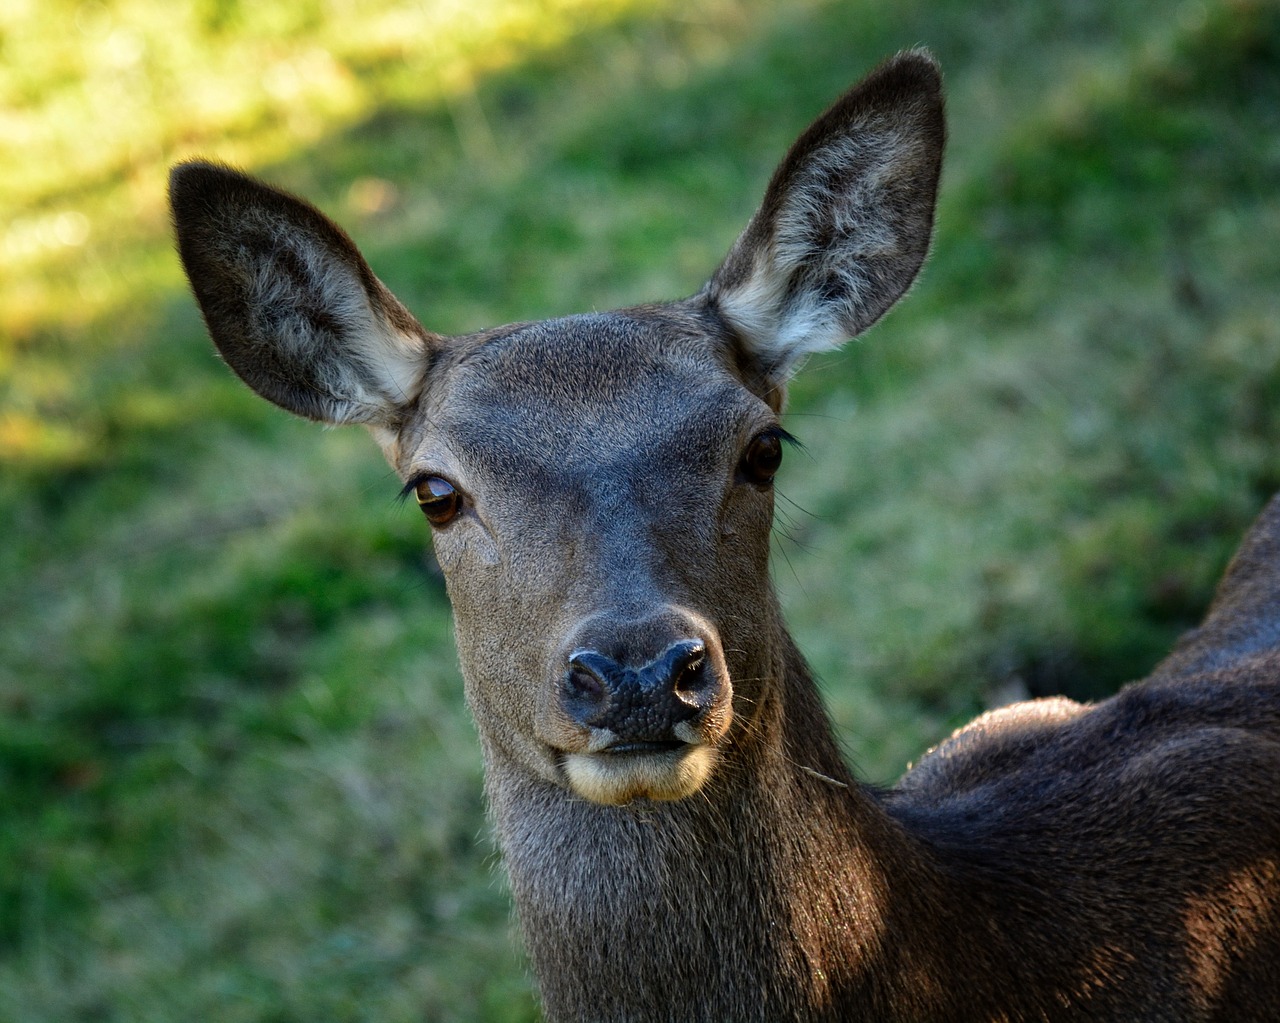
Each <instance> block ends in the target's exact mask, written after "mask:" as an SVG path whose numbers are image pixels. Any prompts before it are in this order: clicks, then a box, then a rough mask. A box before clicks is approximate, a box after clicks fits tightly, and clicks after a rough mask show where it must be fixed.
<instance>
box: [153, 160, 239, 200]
mask: <svg viewBox="0 0 1280 1023" xmlns="http://www.w3.org/2000/svg"><path fill="white" fill-rule="evenodd" d="M245 178H246V175H245V174H243V173H242V172H241V171H238V170H236V169H235V168H234V167H229V166H227V165H226V164H225V163H217V162H215V161H213V160H203V159H194V160H183V161H182V162H181V163H175V164H174V165H173V166H172V167H171V168H170V169H169V206H170V207H171V208H172V209H173V210H174V211H175V212H177V211H179V210H186V209H190V208H191V207H192V206H193V204H197V203H199V201H200V199H201V197H203V196H207V195H209V194H210V193H212V192H214V191H215V190H224V191H225V190H226V189H228V188H229V187H234V186H235V185H236V184H237V183H239V182H241V181H244V180H245Z"/></svg>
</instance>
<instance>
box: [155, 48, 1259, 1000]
mask: <svg viewBox="0 0 1280 1023" xmlns="http://www.w3.org/2000/svg"><path fill="white" fill-rule="evenodd" d="M943 139H944V124H943V102H942V92H941V79H940V75H939V72H938V70H937V67H936V65H935V64H934V61H933V60H932V58H931V57H930V56H929V55H928V54H926V53H923V52H920V51H915V52H908V53H903V54H900V55H898V56H897V57H895V58H893V59H891V60H889V61H888V62H886V63H885V64H883V65H881V66H880V67H879V68H877V69H876V70H875V71H873V72H872V73H871V74H870V75H869V76H868V77H867V78H866V79H865V80H864V81H862V82H861V83H860V84H859V85H857V86H855V87H854V88H853V89H852V90H851V91H850V92H848V93H847V94H846V95H844V96H843V97H842V98H841V99H839V100H838V101H837V102H836V103H835V104H834V105H833V106H832V107H831V108H830V109H829V110H828V111H827V112H826V113H825V114H823V115H822V116H821V117H820V118H818V120H817V121H816V122H814V124H813V125H812V126H811V127H809V128H808V130H806V131H805V132H804V134H803V135H801V136H800V138H799V140H798V141H797V142H796V143H795V144H794V146H793V147H792V148H791V150H790V151H789V152H788V153H787V155H786V157H785V159H784V160H783V161H782V164H781V165H780V166H779V167H778V169H777V171H776V172H775V174H774V176H773V178H772V180H771V182H770V183H769V186H768V189H767V191H766V193H765V196H764V200H763V203H762V205H761V206H760V208H759V211H758V212H757V213H756V214H755V216H754V218H753V219H752V220H751V222H750V223H749V224H748V226H747V228H746V230H745V231H744V232H743V234H742V235H741V237H740V238H739V239H738V241H737V242H736V243H735V244H734V246H733V248H732V249H731V250H730V252H729V254H728V256H727V257H726V259H725V260H724V262H723V264H722V265H721V266H720V268H719V269H718V270H717V271H716V272H715V274H714V275H713V276H712V277H711V279H710V282H709V283H708V284H707V285H706V286H705V287H704V288H703V289H702V290H701V291H700V292H699V293H698V294H696V295H695V296H693V297H692V298H688V299H684V300H682V301H677V302H672V303H667V304H661V305H648V306H640V307H636V308H631V309H623V310H620V311H617V312H610V313H603V314H590V315H582V316H569V317H565V318H563V319H554V320H549V321H546V322H541V323H525V324H517V325H513V326H505V327H498V328H496V329H492V330H486V331H482V332H479V333H476V334H471V335H467V336H462V337H444V336H441V335H438V334H435V333H432V332H431V331H428V330H426V329H424V328H423V327H421V326H419V324H418V323H417V321H416V320H415V319H414V318H413V317H412V316H411V315H410V314H409V313H408V312H407V311H406V310H405V308H404V306H402V305H401V304H400V303H399V302H398V301H397V300H396V299H395V298H394V297H393V296H392V295H391V293H390V292H389V291H388V290H387V289H386V288H385V287H384V286H383V285H382V283H381V282H380V281H379V280H378V279H377V278H376V277H375V276H374V274H373V272H372V271H371V270H370V269H369V267H368V265H367V264H366V263H365V261H364V259H363V258H362V257H361V256H360V254H359V252H358V251H357V250H356V247H355V245H354V244H353V243H352V242H351V240H350V239H349V238H348V237H347V235H345V234H344V233H343V232H342V230H341V229H340V228H338V227H337V226H335V225H334V224H333V223H332V222H330V221H329V220H328V219H326V218H325V217H324V216H323V215H322V214H320V213H319V212H318V211H317V210H316V209H315V208H313V207H312V206H310V205H308V204H306V203H304V202H302V201H301V200H299V199H296V198H293V197H292V196H289V195H286V194H284V193H283V192H280V191H278V190H276V189H274V188H271V187H269V186H267V185H264V184H262V183H260V182H257V181H255V180H253V179H251V178H248V177H246V176H244V175H241V174H239V173H236V172H234V171H232V170H229V169H227V168H225V167H222V166H218V165H214V164H209V163H202V162H193V163H187V164H183V165H181V166H179V167H177V168H176V169H175V170H174V172H173V176H172V182H171V201H172V207H173V215H174V220H175V223H176V227H177V235H178V244H179V247H180V250H181V256H182V260H183V262H184V264H185V267H186V271H187V274H188V276H189V278H190V281H191V286H192V288H193V289H194V291H195V295H196V298H197V300H198V302H199V304H200V307H201V309H202V311H203V313H204V317H205V321H206V323H207V325H208V328H209V332H210V333H211V335H212V336H213V339H214V341H215V342H216V343H217V346H218V348H219V349H220V351H221V352H222V355H223V356H224V357H225V359H226V361H227V362H228V363H229V364H230V366H231V368H232V369H234V370H235V372H236V373H238V374H239V375H240V376H241V377H242V378H243V379H244V381H245V382H246V383H247V384H248V385H249V386H250V387H252V388H253V389H254V390H255V391H257V392H258V393H259V394H261V395H262V396H263V397H265V398H267V399H269V400H270V401H272V402H275V403H276V404H277V405H280V406H282V407H283V408H285V409H288V410H290V411H292V412H295V413H298V414H300V415H303V416H307V417H310V418H312V419H317V420H321V421H324V422H329V423H361V424H363V425H365V426H366V427H368V428H369V430H370V431H371V433H372V434H373V436H374V438H375V439H376V441H377V442H378V444H379V445H380V446H381V449H382V451H383V453H384V454H385V455H386V457H387V459H388V460H389V461H390V463H391V465H392V466H393V467H394V468H395V470H396V471H397V472H398V473H399V475H400V477H401V478H402V479H403V480H404V483H405V489H406V491H407V492H411V493H414V494H416V496H417V500H418V502H419V504H420V505H421V506H422V510H423V512H424V514H425V516H426V518H427V519H428V520H429V522H430V523H431V528H432V530H433V533H434V543H435V550H436V553H437V555H438V558H439V561H440V564H441V566H442V567H443V570H444V574H445V578H446V581H447V585H448V591H449V596H450V599H451V602H452V605H453V613H454V617H455V621H456V627H457V643H458V653H459V657H460V660H461V665H462V672H463V677H464V679H465V685H466V692H467V697H468V700H469V704H470V707H471V710H472V712H473V713H474V716H475V720H476V722H477V725H478V730H479V735H480V740H481V743H482V745H483V748H484V757H485V765H486V779H487V783H486V787H487V792H488V798H489V803H490V808H491V813H492V818H493V821H494V824H495V827H496V831H497V836H498V841H499V843H500V846H501V849H502V852H503V856H504V860H505V864H506V868H507V870H508V871H509V873H510V877H511V883H512V888H513V892H514V897H515V903H516V908H517V912H518V916H519V919H520V922H521V925H522V928H523V933H524V937H525V941H526V945H527V948H528V952H529V955H530V956H531V958H532V962H533V967H534V970H535V973H536V975H537V979H538V983H539V986H540V989H541V997H542V1000H543V1004H544V1006H545V1011H546V1013H547V1015H548V1017H550V1018H551V1019H553V1020H557V1021H583V1023H596V1021H623V1020H625V1021H655V1023H656V1021H663V1023H669V1021H672V1020H682V1021H686V1020H687V1021H705V1023H746V1021H760V1023H766V1021H767V1023H779V1021H817V1020H825V1021H838V1020H898V1021H905V1023H921V1021H941V1020H957V1021H959V1020H974V1021H978V1020H983V1021H988V1020H1004V1021H1030V1020H1040V1021H1044V1020H1055V1021H1056V1020H1112V1021H1125V1023H1133V1021H1138V1020H1147V1021H1156V1020H1220V1021H1236V1023H1238V1021H1242V1020H1255V1021H1262V1020H1271V1021H1274V1020H1277V1019H1280V791H1278V789H1280V500H1278V501H1275V502H1273V503H1272V504H1271V505H1270V507H1269V508H1268V510H1267V511H1266V512H1265V513H1264V514H1263V516H1262V518H1261V519H1260V520H1259V522H1258V523H1257V525H1255V527H1254V528H1253V530H1252V532H1251V533H1250V534H1249V536H1248V537H1247V539H1246V540H1245V542H1244V545H1243V547H1242V548H1241V550H1240V552H1239V554H1238V555H1237V556H1236V558H1235V560H1234V562H1233V563H1232V565H1231V567H1230V569H1229V570H1228V572H1227V574H1226V577H1225V579H1224V580H1223V582H1222V584H1221V588H1220V590H1219V592H1218V595H1217V598H1216V600H1215V602H1214V604H1213V606H1212V608H1211V609H1210V612H1209V614H1208V617H1207V619H1206V621H1205V622H1204V624H1203V626H1202V627H1201V628H1199V629H1197V630H1195V631H1194V632H1192V633H1190V634H1189V635H1188V636H1187V637H1185V638H1184V639H1183V640H1182V641H1181V643H1180V644H1179V645H1178V647H1177V648H1176V649H1175V651H1174V652H1173V654H1172V655H1171V656H1170V657H1169V658H1168V659H1167V660H1165V661H1164V662H1163V663H1162V664H1161V665H1160V666H1159V667H1158V668H1157V669H1156V670H1155V672H1154V673H1153V674H1152V675H1151V676H1150V677H1149V678H1148V679H1146V680H1145V681H1143V682H1141V683H1139V684H1135V685H1132V686H1130V687H1128V688H1126V689H1124V690H1123V691H1122V692H1121V693H1120V694H1119V695H1117V696H1115V697H1113V698H1111V699H1109V700H1105V701H1102V702H1100V703H1097V704H1096V705H1092V706H1083V705H1079V704H1076V703H1073V702H1071V701H1068V700H1064V699H1052V700H1042V701H1032V702H1028V703H1022V704H1018V705H1015V706H1012V707H1008V708H1005V709H1003V710H998V711H994V712H992V713H989V714H986V715H984V716H982V717H980V718H979V719H978V720H976V721H975V722H973V723H972V724H970V725H969V726H967V727H966V728H963V729H961V730H960V731H959V732H957V733H956V734H955V735H954V736H952V737H951V738H950V739H949V740H947V741H946V742H944V743H943V744H942V745H941V746H939V747H938V748H937V749H935V750H933V751H931V752H930V753H928V754H927V755H925V756H924V758H923V759H922V760H921V761H920V762H919V764H918V765H917V766H916V767H915V768H914V769H912V770H910V771H909V772H908V773H907V774H906V775H905V777H903V779H902V780H901V781H900V782H899V783H898V784H897V786H895V787H894V788H892V789H890V790H888V791H878V790H875V789H872V788H870V787H868V786H865V785H863V784H860V783H858V782H857V781H856V780H855V779H854V778H853V777H852V776H851V774H850V773H849V771H848V770H847V768H846V766H845V764H844V762H843V760H842V759H841V756H840V753H839V751H838V747H837V744H836V742H835V740H834V739H833V736H832V733H831V728H830V724H829V721H828V718H827V716H826V714H825V712H824V710H823V708H822V705H821V702H820V699H819V696H818V693H817V690H816V688H815V686H814V683H813V680H812V678H811V676H810V673H809V670H808V668H807V667H806V665H805V662H804V660H803V658H802V657H801V655H800V653H799V652H798V651H797V649H796V647H795V645H794V644H793V642H792V640H791V638H790V636H789V635H788V632H787V629H786V626H785V624H784V623H783V620H782V615H781V613H780V611H779V606H778V601H777V599H776V597H775V594H774V590H773V588H772V584H771V581H770V576H769V568H768V549H769V532H770V525H771V521H772V514H773V492H772V483H773V479H774V475H775V473H776V472H777V470H778V466H779V462H780V459H781V457H782V444H783V441H784V440H785V439H786V434H785V432H784V431H783V429H782V427H781V425H780V415H781V413H782V408H783V400H784V395H785V388H786V383H787V380H788V377H789V375H790V374H791V373H792V372H793V371H794V370H795V369H796V367H797V366H798V364H799V363H800V362H801V361H802V360H803V359H804V357H805V356H807V355H808V354H810V353H813V352H818V351H823V350H826V349H830V348H833V347H835V346H836V345H838V344H840V343H841V342H842V341H844V340H845V339H847V338H849V337H852V336H854V335H856V334H858V333H859V332H861V331H862V330H864V329H865V328H867V327H868V326H869V325H870V324H871V323H873V322H874V321H875V320H876V319H877V318H878V317H879V316H881V315H882V314H883V313H884V312H885V311H886V310H887V309H888V308H889V307H890V306H891V305H892V304H893V303H894V302H895V301H896V300H897V299H898V297H899V296H900V295H901V294H902V293H903V292H904V291H905V290H906V289H907V287H908V285H909V284H910V283H911V281H912V279H913V278H914V276H915V274H916V272H917V270H918V269H919V267H920V264H921V262H922V261H923V259H924V256H925V253H926V250H927V248H928V245H929V238H930V234H931V231H932V222H933V210H934V201H935V195H936V190H937V182H938V174H939V168H940V165H941V158H942V149H943Z"/></svg>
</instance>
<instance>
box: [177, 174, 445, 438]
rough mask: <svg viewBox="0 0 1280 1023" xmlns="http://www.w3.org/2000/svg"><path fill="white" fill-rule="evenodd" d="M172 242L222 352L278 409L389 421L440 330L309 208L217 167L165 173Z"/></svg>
mask: <svg viewBox="0 0 1280 1023" xmlns="http://www.w3.org/2000/svg"><path fill="white" fill-rule="evenodd" d="M169 203H170V207H171V209H172V211H173V222H174V227H175V229H176V231H177V236H178V250H179V252H180V253H181V255H182V263H183V266H184V268H185V269H186V272H187V278H188V279H189V280H190V282H191V288H192V290H193V291H194V292H195V296H196V301H197V302H199V304H200V310H201V312H202V313H203V314H204V319H205V323H206V324H207V325H208V328H209V333H210V335H211V336H212V337H213V340H214V343H215V344H216V345H217V346H218V350H219V351H220V352H221V353H222V356H223V358H225V359H226V360H227V363H228V364H229V365H230V366H231V368H232V369H233V370H235V371H236V373H237V374H238V375H239V376H240V378H241V379H242V380H244V382H245V383H247V384H248V385H249V386H250V387H252V388H253V389H254V390H255V391H257V392H258V393H259V394H260V395H262V396H263V397H264V398H266V399H268V400H269V401H272V402H274V403H275V404H277V405H279V406H280V407H281V408H284V409H288V410H289V411H290V412H296V413H297V414H298V415H302V416H306V417H307V418H309V419H318V420H321V421H323V422H328V423H364V424H367V425H370V426H380V427H394V426H395V425H397V424H398V423H399V421H400V420H401V418H402V417H403V415H404V413H405V411H406V410H407V409H408V407H409V406H410V405H411V404H412V402H413V401H414V399H415V398H416V397H417V395H418V392H419V391H420V389H421V386H422V380H423V376H424V374H425V372H426V368H427V362H428V359H429V356H430V352H431V349H432V348H433V347H434V346H435V345H437V344H439V342H440V338H439V337H437V336H436V335H434V334H431V333H429V332H428V331H426V330H424V329H423V328H422V327H421V326H419V324H418V322H417V321H416V320H415V319H414V318H413V316H412V315H410V313H409V312H408V310H406V309H405V308H404V306H402V305H401V304H400V302H399V301H398V300H397V299H396V298H395V296H393V295H392V294H391V292H390V291H388V290H387V288H386V287H385V286H384V285H383V284H382V282H381V281H379V280H378V279H377V278H376V277H375V276H374V275H373V271H372V270H370V269H369V266H368V264H367V263H366V262H365V261H364V258H363V257H362V256H361V255H360V253H359V250H357V249H356V246H355V243H354V242H352V241H351V239H350V238H348V237H347V235H346V234H345V233H344V232H343V231H342V229H341V228H339V227H338V226H337V225H336V224H334V223H333V222H332V221H331V220H329V219H328V218H327V217H326V216H325V215H324V214H322V213H321V212H320V211H319V210H317V209H316V208H315V207H314V206H311V205H310V204H308V203H305V202H303V201H302V200H301V199H297V198H295V197H293V196H291V195H288V194H286V193H284V192H281V191H279V190H278V189H275V188H272V187H270V186H268V185H265V184H263V183H262V182H260V181H255V180H254V179H253V178H250V177H247V176H246V175H244V174H241V173H239V172H237V171H234V170H231V169H230V168H228V167H222V166H219V165H217V164H211V163H203V162H192V163H184V164H180V165H178V166H177V167H175V168H174V169H173V171H172V172H171V174H170V177H169Z"/></svg>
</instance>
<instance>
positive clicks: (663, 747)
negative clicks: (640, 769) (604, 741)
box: [600, 739, 689, 756]
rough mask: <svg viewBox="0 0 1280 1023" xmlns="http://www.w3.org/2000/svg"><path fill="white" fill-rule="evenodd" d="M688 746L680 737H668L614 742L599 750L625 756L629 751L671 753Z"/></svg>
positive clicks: (607, 753)
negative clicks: (655, 739)
mask: <svg viewBox="0 0 1280 1023" xmlns="http://www.w3.org/2000/svg"><path fill="white" fill-rule="evenodd" d="M688 746H689V743H687V742H685V741H683V740H682V739H669V740H664V741H634V742H615V743H613V744H612V745H610V746H606V747H605V748H604V749H602V750H600V752H601V753H603V754H606V755H617V756H625V755H627V754H630V753H671V752H673V751H676V750H683V749H685V748H686V747H688Z"/></svg>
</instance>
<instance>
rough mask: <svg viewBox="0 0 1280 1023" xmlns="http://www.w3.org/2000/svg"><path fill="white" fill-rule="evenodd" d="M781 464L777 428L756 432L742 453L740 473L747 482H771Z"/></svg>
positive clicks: (780, 440)
mask: <svg viewBox="0 0 1280 1023" xmlns="http://www.w3.org/2000/svg"><path fill="white" fill-rule="evenodd" d="M781 465H782V437H781V436H780V434H779V431H777V430H766V431H765V432H764V433H760V434H757V435H756V436H755V437H753V438H752V440H751V443H750V444H748V445H747V450H746V451H745V452H744V453H743V455H742V475H743V478H745V479H746V480H747V481H748V482H749V483H755V484H757V485H761V486H763V485H764V484H767V483H772V482H773V477H774V475H776V473H777V472H778V467H779V466H781Z"/></svg>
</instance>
